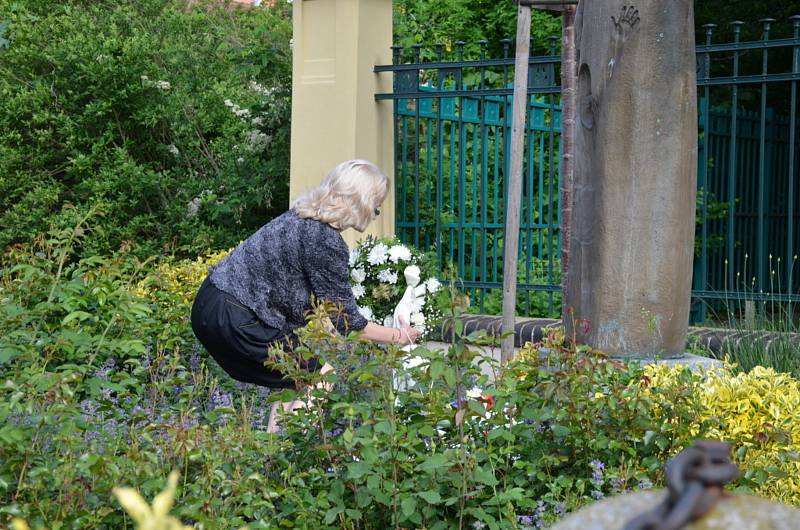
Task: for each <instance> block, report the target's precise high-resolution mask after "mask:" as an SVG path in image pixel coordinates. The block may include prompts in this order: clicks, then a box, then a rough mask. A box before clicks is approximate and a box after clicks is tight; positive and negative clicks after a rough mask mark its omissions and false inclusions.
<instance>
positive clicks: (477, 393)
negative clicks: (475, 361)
mask: <svg viewBox="0 0 800 530" xmlns="http://www.w3.org/2000/svg"><path fill="white" fill-rule="evenodd" d="M482 395H483V391H482V390H481V389H480V388H478V387H477V386H476V387H472V388H470V389H469V390H467V397H468V398H470V399H478V398H479V397H481V396H482Z"/></svg>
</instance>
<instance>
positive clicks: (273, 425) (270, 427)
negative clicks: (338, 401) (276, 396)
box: [267, 363, 333, 432]
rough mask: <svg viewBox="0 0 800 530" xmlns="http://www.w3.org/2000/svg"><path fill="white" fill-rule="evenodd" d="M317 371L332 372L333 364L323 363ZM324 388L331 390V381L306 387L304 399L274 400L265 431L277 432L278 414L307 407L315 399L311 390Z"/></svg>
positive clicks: (291, 412)
mask: <svg viewBox="0 0 800 530" xmlns="http://www.w3.org/2000/svg"><path fill="white" fill-rule="evenodd" d="M319 372H320V373H321V374H323V375H325V374H327V373H330V372H333V366H331V365H330V364H328V363H325V364H324V365H323V366H322V368H320V370H319ZM318 388H321V389H324V390H326V391H328V392H330V391H331V390H333V385H332V384H331V383H325V382H319V383H317V384H316V385H314V386H313V387H312V386H308V387H306V389H305V391H306V395H305V399H295V400H292V401H284V402H279V401H276V402H275V403H273V404H272V408H271V409H270V411H269V421H268V422H267V432H278V428H279V425H278V423H279V420H280V418H279V416H284V415H286V414H294V412H295V411H296V410H298V409H309V408H311V405H312V404H313V403H314V401H316V398H315V397H314V396H312V395H311V392H312V390H315V389H318Z"/></svg>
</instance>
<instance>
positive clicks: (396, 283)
mask: <svg viewBox="0 0 800 530" xmlns="http://www.w3.org/2000/svg"><path fill="white" fill-rule="evenodd" d="M409 265H416V266H417V267H419V269H420V271H421V274H420V283H419V286H418V287H417V292H420V291H422V292H424V296H421V297H419V298H418V299H417V300H418V303H419V305H418V306H416V307H414V308H413V310H412V312H411V321H410V322H409V324H411V325H412V326H414V328H416V329H417V330H418V331H419V332H420V333H422V334H426V333H427V332H429V331H430V330H431V329H432V327H433V326H435V325H436V324H437V323H439V322H441V319H442V312H441V311H440V310H439V309H437V307H436V304H435V298H436V294H437V293H438V292H439V291H440V289H441V283H440V282H439V280H437V279H436V277H435V276H434V271H435V269H434V267H433V266H432V264H431V263H430V262H429V260H427V259H425V256H424V255H423V254H421V253H420V252H419V251H418V250H416V249H414V248H412V247H409V246H408V245H405V244H403V243H401V242H400V240H399V239H397V238H380V239H376V238H374V237H371V236H370V237H367V238H366V239H364V240H362V241H361V242H360V243H359V244H358V246H357V247H356V248H354V249H353V250H351V251H350V284H351V285H352V287H353V294H354V295H355V298H356V302H358V306H359V311H360V312H361V314H362V315H364V318H366V319H367V320H369V321H371V322H375V323H377V324H381V325H384V326H391V325H392V317H393V314H394V309H395V306H397V304H398V302H399V301H400V299H401V298H402V297H403V293H404V292H405V289H406V284H405V278H404V276H403V271H405V269H406V267H408V266H409Z"/></svg>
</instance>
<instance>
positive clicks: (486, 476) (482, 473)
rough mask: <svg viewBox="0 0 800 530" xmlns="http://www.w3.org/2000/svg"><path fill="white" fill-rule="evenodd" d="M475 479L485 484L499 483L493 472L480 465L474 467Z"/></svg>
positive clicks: (494, 484) (493, 484)
mask: <svg viewBox="0 0 800 530" xmlns="http://www.w3.org/2000/svg"><path fill="white" fill-rule="evenodd" d="M475 480H476V481H477V482H480V483H481V484H486V485H487V486H496V485H497V484H499V482H498V480H497V478H496V477H495V476H494V473H493V472H491V471H489V470H487V469H484V468H482V467H478V468H475Z"/></svg>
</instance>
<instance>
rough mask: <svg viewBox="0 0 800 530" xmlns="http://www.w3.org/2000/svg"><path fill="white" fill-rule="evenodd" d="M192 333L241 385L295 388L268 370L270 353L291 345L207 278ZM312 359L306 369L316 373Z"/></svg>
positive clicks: (196, 302)
mask: <svg viewBox="0 0 800 530" xmlns="http://www.w3.org/2000/svg"><path fill="white" fill-rule="evenodd" d="M192 331H194V334H195V336H196V337H197V338H198V340H199V341H200V342H201V343H202V344H203V346H204V347H205V348H206V350H208V353H210V354H211V356H212V357H213V358H214V360H215V361H217V363H218V364H219V365H220V366H221V367H222V369H223V370H225V372H227V373H228V375H230V376H231V377H233V378H234V379H236V380H237V381H242V382H244V383H253V384H255V385H259V386H266V387H270V388H292V387H294V386H295V382H294V381H293V380H291V379H288V378H286V377H284V376H283V375H282V374H281V373H280V372H277V371H275V370H271V369H269V368H267V367H266V366H264V361H265V360H266V358H267V349H268V348H269V347H270V346H272V345H273V344H276V343H280V344H283V345H284V346H289V347H290V341H289V340H288V337H287V336H286V335H283V334H282V333H281V331H280V330H278V329H275V328H272V327H270V326H268V325H267V324H265V323H264V322H263V321H262V320H261V319H259V318H258V317H257V316H256V314H255V313H254V312H253V311H252V310H250V309H249V308H248V307H245V306H244V305H242V304H241V303H240V302H239V301H238V300H236V298H234V297H233V296H231V295H229V294H228V293H226V292H224V291H220V290H219V289H218V288H217V287H216V286H215V285H214V284H213V283H211V281H210V280H209V279H208V278H206V279H205V281H204V282H203V285H201V286H200V290H199V291H197V296H196V297H195V300H194V304H193V305H192ZM318 365H319V363H318V362H317V360H316V359H312V360H311V361H310V362H309V363H308V364H307V366H306V369H307V370H309V371H316V370H317V369H318V367H319V366H318Z"/></svg>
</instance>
